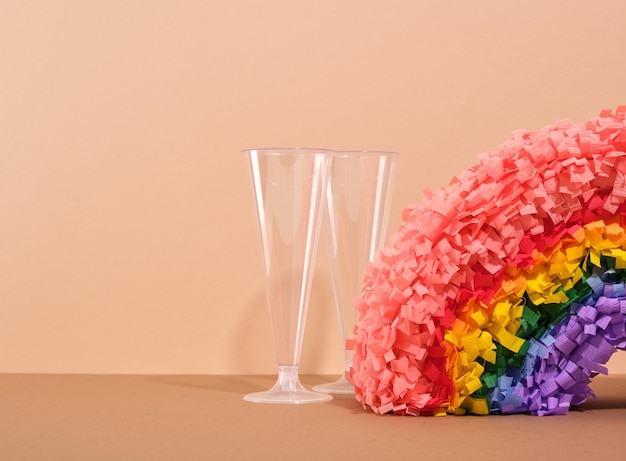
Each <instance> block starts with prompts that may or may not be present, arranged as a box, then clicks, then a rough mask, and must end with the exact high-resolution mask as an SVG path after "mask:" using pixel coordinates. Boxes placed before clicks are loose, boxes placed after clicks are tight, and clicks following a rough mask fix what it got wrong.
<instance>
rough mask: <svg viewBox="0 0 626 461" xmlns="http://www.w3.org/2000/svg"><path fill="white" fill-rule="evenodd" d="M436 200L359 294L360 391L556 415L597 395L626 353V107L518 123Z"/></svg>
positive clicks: (431, 406)
mask: <svg viewBox="0 0 626 461" xmlns="http://www.w3.org/2000/svg"><path fill="white" fill-rule="evenodd" d="M424 196H425V201H424V204H423V205H413V206H410V207H408V208H407V209H405V210H404V211H403V214H402V218H403V221H402V224H401V225H400V227H399V229H398V230H397V232H396V233H395V234H394V235H393V236H392V238H391V246H390V247H389V248H384V249H383V250H381V251H380V252H379V254H378V256H377V258H376V260H375V261H373V262H372V263H370V265H369V268H368V270H367V273H366V276H365V280H364V290H363V293H362V295H361V296H360V297H359V299H358V300H357V304H356V306H357V309H358V311H359V323H358V326H357V327H356V328H355V337H354V340H353V342H351V346H352V345H353V347H354V356H353V366H352V368H351V370H350V371H349V373H348V377H349V379H350V380H351V381H352V383H353V385H354V389H355V393H356V398H357V400H359V401H360V402H361V403H362V404H363V405H364V407H366V408H370V409H372V410H373V411H374V412H375V413H379V414H383V413H394V414H401V415H413V416H417V415H445V414H455V415H462V414H490V413H491V414H493V413H519V412H529V413H531V414H536V415H549V414H562V413H566V412H567V411H568V410H569V408H570V407H571V406H572V405H578V404H580V403H582V402H584V401H585V400H586V399H588V398H589V397H593V396H594V395H593V392H592V391H591V389H590V387H589V384H590V382H591V379H592V378H593V377H594V376H595V375H597V374H598V373H606V372H607V369H606V367H605V366H604V364H606V362H607V361H608V359H609V358H610V357H611V355H612V354H613V353H614V352H615V351H616V350H617V349H625V348H626V325H625V324H626V294H625V292H626V289H625V288H624V284H625V283H626V205H625V202H626V106H621V107H618V108H617V110H616V111H615V112H612V111H603V112H602V113H601V114H600V116H599V117H596V118H594V119H593V120H590V121H588V122H586V123H573V122H570V121H567V120H560V121H557V122H556V123H555V124H554V125H553V126H549V127H545V128H543V129H540V130H538V131H536V132H533V133H529V132H526V131H523V130H518V131H516V132H514V133H513V137H512V138H511V139H510V140H508V141H507V142H505V143H504V144H502V145H501V146H500V147H499V148H498V149H497V150H495V151H492V152H488V153H486V154H483V155H481V156H480V159H479V163H478V164H477V165H476V166H474V167H473V168H470V169H469V170H467V171H465V172H462V173H461V174H459V175H458V176H456V177H454V178H452V180H451V181H450V183H449V185H448V187H446V188H442V189H438V190H435V191H430V190H425V191H424Z"/></svg>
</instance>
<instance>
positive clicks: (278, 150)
mask: <svg viewBox="0 0 626 461" xmlns="http://www.w3.org/2000/svg"><path fill="white" fill-rule="evenodd" d="M241 152H242V153H244V154H247V153H251V152H260V153H266V154H268V153H269V154H271V153H274V154H296V153H302V154H309V153H320V154H322V153H329V154H332V153H333V152H334V151H333V150H332V149H325V148H321V147H258V148H250V149H242V150H241Z"/></svg>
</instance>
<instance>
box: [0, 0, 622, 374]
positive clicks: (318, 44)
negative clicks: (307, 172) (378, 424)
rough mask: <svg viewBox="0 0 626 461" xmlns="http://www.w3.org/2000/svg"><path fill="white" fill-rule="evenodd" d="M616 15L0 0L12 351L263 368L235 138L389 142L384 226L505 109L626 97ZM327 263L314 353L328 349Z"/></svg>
mask: <svg viewBox="0 0 626 461" xmlns="http://www.w3.org/2000/svg"><path fill="white" fill-rule="evenodd" d="M625 20H626V3H624V2H623V1H620V0H614V1H602V2H591V1H571V0H558V1H557V0H555V1H550V2H546V1H478V2H467V1H441V2H436V1H421V0H414V1H409V0H394V1H388V2H384V1H379V0H316V1H314V2H298V1H292V0H269V1H268V0H266V1H241V0H233V1H219V2H218V1H209V0H207V1H189V0H183V1H138V0H130V1H128V0H114V1H79V0H67V1H63V0H55V1H46V0H39V1H25V0H20V1H18V0H14V1H12V0H8V1H7V0H4V1H1V2H0V372H72V373H73V372H76V373H273V372H274V371H275V362H274V355H273V348H272V341H271V334H270V326H269V320H268V316H267V312H266V309H265V305H264V298H263V289H264V288H263V285H262V283H261V279H260V267H259V264H258V261H259V260H258V249H257V247H256V241H255V237H254V234H253V232H254V228H253V227H252V225H253V222H252V214H251V212H250V207H249V197H248V195H247V193H248V191H247V189H246V187H245V182H244V180H245V176H244V174H243V164H242V159H241V156H240V154H239V151H240V150H241V149H242V148H246V147H258V146H277V145H278V146H316V147H329V148H337V149H350V148H358V149H366V148H367V149H386V150H397V151H399V152H400V153H401V158H400V171H399V174H398V179H397V187H396V193H395V196H394V202H393V210H392V213H391V223H390V230H394V229H395V228H396V227H397V225H398V224H399V218H400V211H401V209H402V208H404V207H405V206H406V205H408V204H409V203H412V202H415V201H418V200H420V199H421V190H422V188H423V187H425V186H428V187H431V188H436V187H441V186H444V185H445V184H446V183H447V182H448V180H449V179H450V178H451V177H452V176H453V175H455V174H457V173H459V172H461V171H462V170H464V169H465V168H467V167H469V166H470V165H472V164H474V163H475V161H476V156H477V154H479V153H481V152H483V151H486V150H491V149H494V148H495V147H497V146H498V144H499V143H501V142H502V141H504V140H505V139H507V138H508V137H509V135H510V133H511V131H513V130H515V129H518V128H526V129H529V130H532V129H536V128H539V127H541V126H543V125H546V124H550V123H552V122H554V121H555V120H556V119H559V118H571V119H573V120H577V121H583V120H586V119H588V118H591V117H593V116H595V115H597V114H598V113H599V111H600V110H602V109H604V108H615V107H616V106H617V105H618V104H626V85H625V83H624V82H625V81H626V77H625V76H626V59H624V58H625V57H626V56H625V55H626V51H624V43H626V28H625V27H624V23H625ZM324 263H325V261H324V258H323V257H320V258H319V265H318V270H317V272H316V274H315V275H316V279H315V282H314V293H313V299H312V304H311V310H310V315H309V323H308V325H307V332H306V336H305V341H304V347H303V352H302V370H303V371H304V372H318V373H334V372H337V373H338V372H340V370H341V368H342V355H341V351H340V348H341V345H340V343H339V335H338V332H337V327H336V320H335V316H334V315H335V314H334V311H333V307H332V300H331V293H330V282H329V280H328V272H327V270H326V267H325V264H324ZM610 369H611V371H612V372H622V373H623V372H626V354H624V353H621V354H620V353H618V354H616V355H615V356H614V358H613V359H612V361H611V365H610Z"/></svg>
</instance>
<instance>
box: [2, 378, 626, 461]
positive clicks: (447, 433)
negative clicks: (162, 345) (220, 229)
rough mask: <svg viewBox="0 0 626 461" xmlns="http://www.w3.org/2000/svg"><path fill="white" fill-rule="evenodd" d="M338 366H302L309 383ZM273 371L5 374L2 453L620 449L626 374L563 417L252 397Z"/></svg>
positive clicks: (290, 456) (502, 455)
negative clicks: (377, 408) (382, 409)
mask: <svg viewBox="0 0 626 461" xmlns="http://www.w3.org/2000/svg"><path fill="white" fill-rule="evenodd" d="M334 378H336V377H328V376H306V375H305V376H302V377H301V379H302V382H303V383H304V384H305V385H306V386H308V387H311V386H313V385H314V384H318V383H321V382H326V381H328V380H329V379H334ZM274 379H275V377H274V376H197V375H193V376H186V375H175V376H174V375H165V376H161V375H158V376H152V375H45V374H43V375H37V374H31V375H28V374H0V460H2V461H13V460H19V461H22V460H46V461H47V460H63V461H70V460H81V461H88V460H115V461H117V460H176V461H178V460H222V459H225V460H226V459H246V460H266V459H267V460H325V461H326V460H334V459H341V460H353V459H366V460H369V459H372V460H379V459H380V460H388V459H405V458H406V459H412V460H413V459H420V460H421V459H428V460H437V459H446V460H468V459H482V460H492V459H493V460H506V461H508V460H515V459H520V460H522V459H523V460H527V461H528V460H543V459H556V460H561V459H568V458H571V459H572V460H574V459H575V460H578V459H585V458H586V457H594V458H596V459H600V460H609V459H615V460H618V459H619V460H624V459H626V449H625V443H624V439H623V437H625V436H626V375H613V376H610V377H604V376H599V377H597V378H595V379H594V382H593V384H592V388H593V389H594V391H595V392H596V394H597V396H598V399H597V400H593V401H590V402H588V403H586V404H585V405H583V406H582V407H580V408H578V409H576V410H572V411H570V412H569V413H568V414H567V415H565V416H550V417H534V416H528V415H510V416H463V417H461V416H456V417H454V416H448V417H443V418H434V417H418V418H414V417H402V416H391V415H385V416H377V415H375V414H374V413H372V412H371V411H365V410H363V408H362V407H361V406H360V405H359V404H358V403H357V402H356V401H355V400H354V399H353V398H352V397H351V396H336V397H335V399H334V400H333V401H331V402H326V403H317V404H307V405H268V404H258V403H249V402H245V401H244V400H243V399H242V397H243V395H244V394H245V393H248V392H254V391H257V390H266V389H268V388H269V387H271V385H272V384H273V383H274Z"/></svg>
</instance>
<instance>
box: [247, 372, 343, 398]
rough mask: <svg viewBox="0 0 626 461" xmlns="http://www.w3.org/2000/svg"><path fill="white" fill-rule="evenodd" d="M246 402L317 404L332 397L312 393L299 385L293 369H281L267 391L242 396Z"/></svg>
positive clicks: (296, 374) (296, 373)
mask: <svg viewBox="0 0 626 461" xmlns="http://www.w3.org/2000/svg"><path fill="white" fill-rule="evenodd" d="M243 399H244V400H245V401H247V402H255V403H292V404H298V403H319V402H328V401H329V400H332V399H333V397H332V395H329V394H325V393H319V392H313V391H310V390H308V389H305V387H304V386H303V385H302V384H301V383H300V379H299V378H298V370H297V368H295V367H283V368H279V370H278V380H277V381H276V384H274V387H272V388H271V389H270V390H268V391H263V392H253V393H252V394H246V395H244V397H243Z"/></svg>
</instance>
